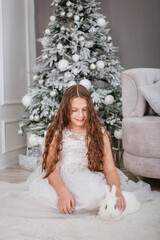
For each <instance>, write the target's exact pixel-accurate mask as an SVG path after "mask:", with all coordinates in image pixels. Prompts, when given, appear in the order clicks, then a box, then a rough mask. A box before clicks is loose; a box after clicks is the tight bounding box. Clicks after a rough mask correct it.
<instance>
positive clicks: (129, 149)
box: [121, 68, 160, 179]
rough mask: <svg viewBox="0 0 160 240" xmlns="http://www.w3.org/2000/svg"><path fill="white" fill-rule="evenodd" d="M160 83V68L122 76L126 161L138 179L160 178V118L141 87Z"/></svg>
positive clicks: (136, 70) (123, 130)
mask: <svg viewBox="0 0 160 240" xmlns="http://www.w3.org/2000/svg"><path fill="white" fill-rule="evenodd" d="M159 80H160V69H153V68H150V69H149V68H148V69H147V68H135V69H129V70H126V71H124V72H123V73H122V74H121V81H122V107H123V121H122V132H123V134H122V135H123V136H122V142H123V149H124V153H123V162H124V166H125V168H126V169H127V170H129V171H130V172H132V173H133V174H134V175H136V176H137V177H138V178H140V177H149V178H157V179H160V116H158V115H157V114H156V113H155V112H154V111H153V110H152V109H151V107H150V106H149V104H148V103H147V102H146V100H145V98H144V97H143V95H142V94H141V92H140V90H139V87H140V86H144V85H150V84H153V83H154V82H157V81H159Z"/></svg>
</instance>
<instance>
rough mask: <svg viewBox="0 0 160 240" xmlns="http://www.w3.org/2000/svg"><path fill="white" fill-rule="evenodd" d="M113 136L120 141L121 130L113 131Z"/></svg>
mask: <svg viewBox="0 0 160 240" xmlns="http://www.w3.org/2000/svg"><path fill="white" fill-rule="evenodd" d="M114 136H115V138H117V139H122V129H119V130H115V131H114Z"/></svg>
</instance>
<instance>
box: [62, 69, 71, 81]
mask: <svg viewBox="0 0 160 240" xmlns="http://www.w3.org/2000/svg"><path fill="white" fill-rule="evenodd" d="M71 77H72V74H71V73H70V72H68V71H67V72H65V74H64V79H65V80H70V79H71Z"/></svg>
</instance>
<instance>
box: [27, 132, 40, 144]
mask: <svg viewBox="0 0 160 240" xmlns="http://www.w3.org/2000/svg"><path fill="white" fill-rule="evenodd" d="M28 141H29V143H30V144H31V146H33V147H34V146H37V145H38V136H37V135H35V134H31V135H30V137H29V139H28Z"/></svg>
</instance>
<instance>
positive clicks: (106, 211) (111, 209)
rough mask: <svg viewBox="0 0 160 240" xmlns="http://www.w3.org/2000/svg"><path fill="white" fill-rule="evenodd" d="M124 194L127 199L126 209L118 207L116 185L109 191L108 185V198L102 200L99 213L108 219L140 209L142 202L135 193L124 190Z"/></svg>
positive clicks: (120, 216)
mask: <svg viewBox="0 0 160 240" xmlns="http://www.w3.org/2000/svg"><path fill="white" fill-rule="evenodd" d="M122 194H123V196H124V198H125V200H126V208H125V210H124V211H120V210H119V209H118V208H116V202H117V197H116V186H115V185H113V186H112V190H111V191H109V187H108V186H107V185H106V198H105V199H104V200H103V201H102V202H101V205H100V208H99V212H98V215H99V216H100V217H101V218H103V219H106V220H118V219H120V218H122V217H124V216H125V215H127V214H130V213H133V212H136V211H138V210H139V209H140V202H139V201H138V200H137V198H136V197H135V195H134V194H133V193H131V192H126V191H122Z"/></svg>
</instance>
